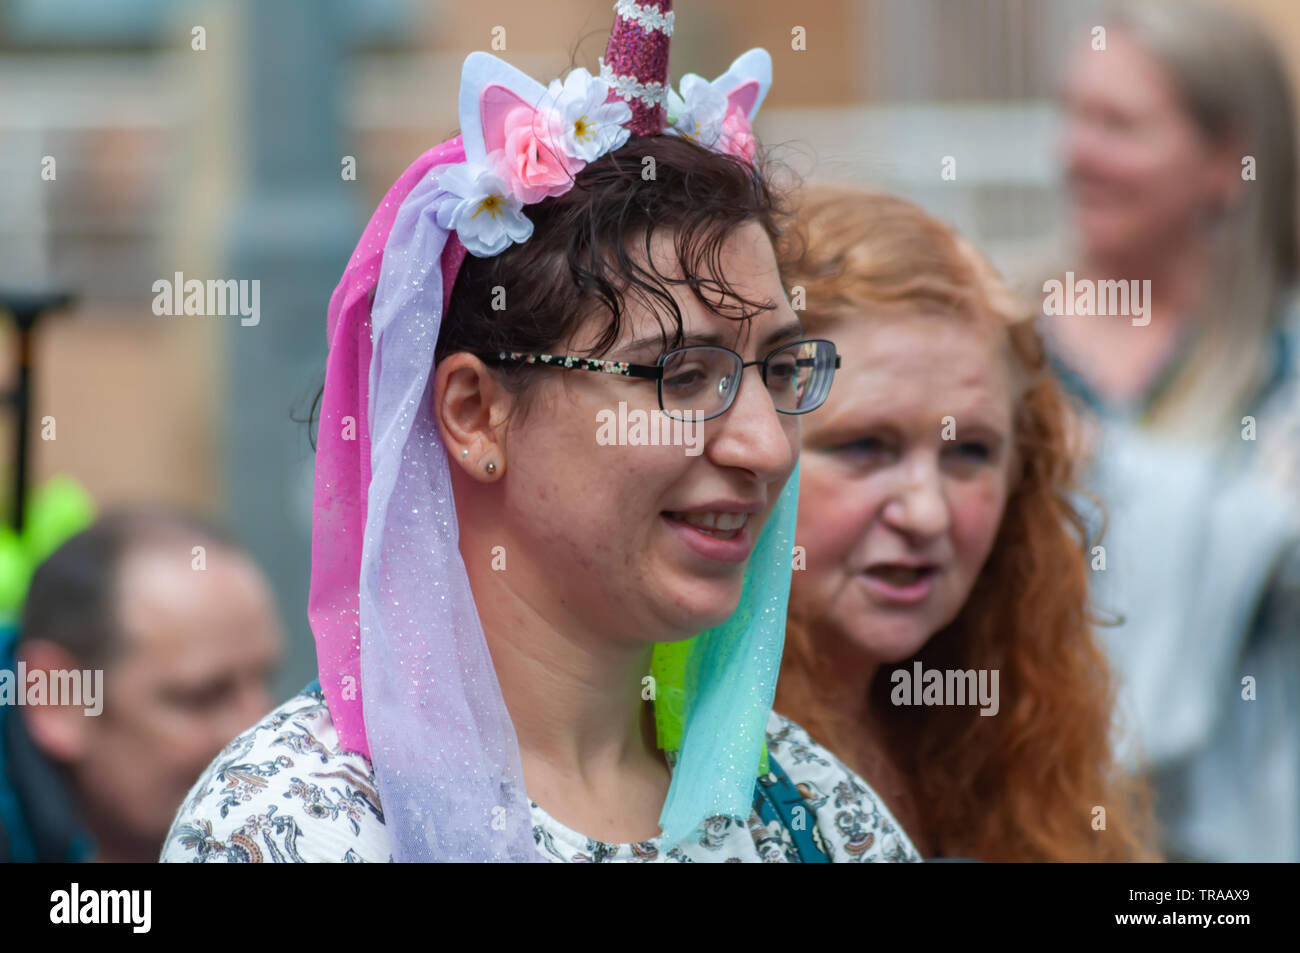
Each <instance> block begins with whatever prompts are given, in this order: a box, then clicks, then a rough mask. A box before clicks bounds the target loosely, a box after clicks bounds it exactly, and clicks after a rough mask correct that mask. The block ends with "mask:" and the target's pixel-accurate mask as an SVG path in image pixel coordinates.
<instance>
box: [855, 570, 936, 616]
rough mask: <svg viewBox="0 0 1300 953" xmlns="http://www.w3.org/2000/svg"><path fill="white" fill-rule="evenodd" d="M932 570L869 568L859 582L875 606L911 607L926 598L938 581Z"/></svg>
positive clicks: (934, 571)
mask: <svg viewBox="0 0 1300 953" xmlns="http://www.w3.org/2000/svg"><path fill="white" fill-rule="evenodd" d="M938 575H939V570H938V567H936V566H917V567H909V566H901V565H880V566H872V567H871V568H870V569H867V570H865V571H864V572H863V573H862V580H863V582H864V583H865V584H866V586H867V589H868V590H869V591H870V592H871V594H872V595H873V596H874V597H875V599H876V601H877V602H880V603H882V604H884V605H891V606H914V605H918V604H920V603H922V602H924V601H925V600H926V598H928V597H929V595H930V593H931V591H933V589H934V581H935V579H936V578H938Z"/></svg>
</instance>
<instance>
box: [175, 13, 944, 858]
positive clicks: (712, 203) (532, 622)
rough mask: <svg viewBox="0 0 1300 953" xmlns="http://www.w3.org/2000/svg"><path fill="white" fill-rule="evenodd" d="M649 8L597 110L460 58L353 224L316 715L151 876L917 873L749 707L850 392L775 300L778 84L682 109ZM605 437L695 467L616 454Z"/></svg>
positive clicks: (883, 823)
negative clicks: (810, 488) (805, 455)
mask: <svg viewBox="0 0 1300 953" xmlns="http://www.w3.org/2000/svg"><path fill="white" fill-rule="evenodd" d="M670 6H671V4H670V3H669V2H668V0H658V2H653V0H650V2H645V3H641V4H637V3H632V2H628V0H620V2H619V3H618V4H616V6H615V9H616V11H617V17H616V19H615V23H614V29H613V32H612V34H611V37H610V40H609V45H608V49H607V51H606V55H605V57H604V58H603V59H602V61H601V68H600V73H599V76H592V75H591V74H589V73H588V72H587V71H585V70H582V69H576V70H574V71H572V72H571V73H570V74H569V75H568V76H567V77H566V78H565V79H564V80H563V82H561V81H560V80H555V81H553V82H552V83H551V84H550V85H549V87H545V86H542V85H540V84H539V83H536V82H534V81H533V80H531V79H529V78H528V77H526V76H524V75H523V74H522V73H519V72H518V71H517V70H515V69H513V68H511V67H510V66H508V65H507V64H505V63H504V62H502V61H500V60H499V59H496V58H495V57H492V56H489V55H487V54H483V53H474V54H471V55H470V56H469V57H468V58H467V59H466V61H465V66H464V70H463V73H462V79H461V89H460V98H459V112H460V122H461V130H462V134H461V135H460V136H458V137H456V138H455V139H452V140H450V141H449V142H446V143H443V144H442V145H440V146H437V147H436V148H434V149H432V150H431V151H429V152H427V153H425V155H423V156H421V157H420V159H418V160H417V161H416V162H415V164H414V165H412V166H411V167H410V168H409V169H408V170H407V171H406V173H404V174H403V175H402V177H401V178H400V179H399V180H398V182H397V183H396V185H394V186H393V188H392V190H391V191H390V192H389V193H388V195H387V196H386V197H385V199H384V201H383V202H382V203H381V204H380V206H379V208H378V209H377V211H376V212H375V215H374V217H373V218H372V219H371V222H370V224H369V226H368V228H367V229H366V231H365V233H364V234H363V235H362V238H361V241H360V243H359V244H358V246H357V249H356V252H355V253H354V255H353V256H352V259H351V261H350V263H349V265H348V268H347V270H346V271H345V273H344V275H343V280H342V281H341V282H340V284H339V286H338V288H337V289H336V291H335V293H334V296H333V298H332V299H331V302H330V311H329V337H330V353H329V361H328V365H327V370H326V381H325V390H324V395H323V402H322V406H321V420H320V430H319V446H318V456H317V467H316V492H315V513H314V530H313V547H312V588H311V597H310V605H309V614H310V616H311V621H312V626H313V631H314V633H315V635H316V640H317V651H318V658H319V665H320V683H319V686H316V685H312V686H308V688H307V689H306V690H304V692H303V693H302V694H300V695H298V696H297V697H295V698H293V699H291V700H290V701H289V702H287V703H285V704H284V705H281V706H280V707H279V708H277V709H276V710H275V711H273V712H272V713H271V714H270V715H268V716H267V717H266V718H264V719H263V720H262V721H261V722H260V723H258V724H257V725H255V726H253V727H252V728H251V729H249V730H248V731H246V732H244V733H243V734H241V735H240V736H239V737H238V738H236V739H234V740H233V741H231V742H230V744H229V745H228V746H227V747H226V748H225V750H224V751H223V752H222V753H221V755H220V756H219V757H218V758H217V760H216V761H215V762H214V763H213V764H212V765H211V766H210V767H209V769H208V770H207V771H206V772H205V774H204V775H203V777H201V778H200V779H199V780H198V782H197V783H196V784H195V786H194V788H193V789H192V791H191V792H190V794H189V796H188V797H187V799H186V801H185V803H184V804H183V805H182V806H181V808H180V811H179V814H178V816H177V818H176V821H175V823H174V825H173V827H172V830H171V832H170V834H169V836H168V839H167V843H166V845H165V847H164V850H163V855H162V859H163V860H164V861H293V860H310V861H357V860H364V861H388V860H395V861H779V862H800V861H802V862H824V861H827V860H830V861H864V860H917V859H919V858H918V856H917V854H916V851H915V849H914V848H913V846H912V844H911V842H910V841H909V839H908V837H907V835H906V834H905V833H904V832H903V831H902V829H901V828H900V827H899V826H898V824H897V822H896V821H895V820H894V818H893V817H892V816H891V815H890V813H889V812H888V810H887V809H886V808H885V807H884V805H883V804H882V802H881V801H880V800H879V799H878V798H877V797H876V796H875V794H874V793H873V792H872V791H871V790H870V789H869V788H868V787H867V786H866V784H865V783H864V782H863V781H862V780H861V778H859V777H858V776H857V775H855V774H854V773H853V772H852V771H850V770H849V769H847V768H846V767H845V766H844V765H843V764H842V763H841V762H839V761H838V760H837V759H836V758H834V757H833V756H832V755H830V754H829V752H827V751H826V750H825V749H824V748H822V747H820V746H819V745H817V744H816V743H814V742H813V741H812V740H811V739H809V737H808V736H807V734H805V733H804V732H803V730H802V729H800V728H799V727H798V726H797V725H795V724H794V723H792V722H790V721H789V720H787V719H785V718H782V717H780V716H779V715H775V714H773V713H772V710H771V705H772V698H773V694H774V691H775V684H776V675H777V668H778V665H779V663H780V659H781V649H782V640H783V637H784V629H785V613H786V603H787V598H788V594H789V586H790V577H791V567H792V552H793V544H794V540H793V535H794V516H795V502H796V499H797V494H798V466H797V463H798V453H799V445H800V425H799V418H800V415H802V414H804V413H806V412H808V411H812V410H815V409H816V408H817V407H818V406H820V405H821V403H822V402H823V401H824V400H825V398H826V394H827V392H828V391H829V389H830V386H831V382H832V380H833V377H834V373H835V368H836V367H837V366H838V364H839V358H838V357H837V355H836V353H835V348H834V346H833V345H832V344H830V342H827V341H822V340H808V339H807V338H806V337H805V335H804V329H803V327H802V325H801V324H800V322H799V320H798V318H797V317H796V315H795V313H794V312H793V310H792V309H791V307H790V305H789V303H788V301H787V299H786V296H785V293H784V290H783V288H782V285H781V280H780V273H779V270H778V264H777V254H776V250H775V249H776V246H777V245H778V244H779V242H778V241H777V240H778V238H779V235H780V231H779V226H780V223H781V207H780V203H779V201H778V198H777V197H776V196H775V195H774V194H773V192H772V191H771V190H770V188H769V185H768V183H767V181H766V180H765V178H764V176H763V175H762V173H761V171H760V170H759V168H758V166H757V165H756V163H755V156H756V146H755V142H754V138H753V135H752V132H751V127H750V121H751V119H752V118H753V116H754V114H755V113H756V111H757V110H758V108H759V106H760V105H761V103H762V100H763V97H764V96H765V94H766V92H767V89H768V87H769V85H770V82H771V59H770V57H769V56H768V54H767V53H766V52H764V51H763V50H751V51H749V52H748V53H745V54H744V55H742V56H741V57H740V58H739V59H737V60H736V61H735V62H734V63H733V64H732V66H731V68H730V69H728V71H727V72H726V73H724V74H723V75H722V76H721V77H719V78H718V79H716V80H713V81H711V82H710V81H708V80H706V79H704V78H703V77H700V76H694V75H688V76H686V77H684V78H683V80H682V82H681V85H680V94H679V93H678V92H675V91H673V90H671V89H669V87H668V82H667V78H668V70H667V67H668V43H669V36H670V35H671V33H672V29H673V14H672V12H671V11H670ZM621 403H625V404H626V405H627V407H628V408H630V409H631V410H637V411H641V412H643V413H662V414H664V415H667V416H668V417H670V418H672V419H674V420H682V421H686V422H690V423H691V424H692V425H698V426H699V427H701V428H702V442H701V448H702V452H699V453H697V454H687V453H685V452H684V449H685V448H683V447H681V446H672V445H664V444H663V443H654V444H648V443H646V442H638V441H633V440H631V439H629V440H627V441H626V445H623V446H608V445H604V444H607V443H608V441H598V440H597V437H596V434H597V430H598V428H599V427H600V426H601V424H600V423H599V421H601V420H602V419H603V416H602V412H605V413H608V412H610V411H616V409H617V408H618V407H619V404H621ZM629 417H631V414H630V413H629Z"/></svg>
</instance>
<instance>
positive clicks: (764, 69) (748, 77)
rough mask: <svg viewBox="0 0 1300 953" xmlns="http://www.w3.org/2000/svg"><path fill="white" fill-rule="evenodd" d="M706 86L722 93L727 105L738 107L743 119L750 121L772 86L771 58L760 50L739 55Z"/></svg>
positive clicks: (758, 48)
mask: <svg viewBox="0 0 1300 953" xmlns="http://www.w3.org/2000/svg"><path fill="white" fill-rule="evenodd" d="M710 85H712V86H713V88H714V89H717V90H721V91H722V93H723V95H725V96H726V97H727V104H728V105H729V106H732V105H734V106H739V107H740V109H741V111H743V112H744V114H745V116H746V118H748V119H753V118H754V114H755V113H757V112H758V107H759V106H761V105H763V99H764V98H765V97H766V96H767V91H768V90H769V89H771V87H772V57H771V55H770V54H769V53H768V52H767V50H764V49H762V48H760V47H755V48H754V49H752V50H748V51H747V52H744V53H741V54H740V55H739V56H737V57H736V58H735V60H733V61H732V64H731V66H730V67H728V69H727V71H726V72H725V73H723V74H722V75H721V76H719V77H718V78H717V79H715V80H714V81H713V82H712V84H710Z"/></svg>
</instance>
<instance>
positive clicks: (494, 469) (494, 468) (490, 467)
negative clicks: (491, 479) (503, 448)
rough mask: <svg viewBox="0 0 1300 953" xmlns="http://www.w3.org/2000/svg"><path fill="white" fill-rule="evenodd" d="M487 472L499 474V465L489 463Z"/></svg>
mask: <svg viewBox="0 0 1300 953" xmlns="http://www.w3.org/2000/svg"><path fill="white" fill-rule="evenodd" d="M487 472H488V473H496V472H497V465H496V464H495V463H489V464H488V465H487Z"/></svg>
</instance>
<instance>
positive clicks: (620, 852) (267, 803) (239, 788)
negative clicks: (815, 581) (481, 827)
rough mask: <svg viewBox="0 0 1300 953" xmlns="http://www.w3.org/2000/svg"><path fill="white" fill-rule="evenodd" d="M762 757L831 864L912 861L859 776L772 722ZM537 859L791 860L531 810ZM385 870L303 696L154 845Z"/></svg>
mask: <svg viewBox="0 0 1300 953" xmlns="http://www.w3.org/2000/svg"><path fill="white" fill-rule="evenodd" d="M767 745H768V752H769V755H770V756H771V757H772V758H773V759H776V760H777V761H778V762H779V764H780V765H781V767H782V768H783V769H784V770H785V772H786V774H787V775H789V777H790V780H791V781H792V782H793V783H794V785H795V787H796V788H797V789H798V791H799V793H800V794H801V795H802V796H803V799H804V803H806V804H807V805H808V808H809V811H810V813H811V815H812V816H813V818H814V824H813V827H812V828H811V831H810V833H811V834H812V839H813V841H814V842H815V843H816V845H817V846H818V847H819V848H820V849H821V850H822V851H823V852H824V853H825V854H826V855H827V856H828V857H829V858H830V859H831V860H832V861H835V862H863V861H917V860H920V857H919V855H918V854H917V852H916V849H915V848H914V847H913V846H912V843H911V841H910V840H908V838H907V835H906V834H905V833H904V832H903V829H902V827H901V826H900V825H899V824H898V822H897V821H896V820H895V819H894V817H893V815H892V814H890V813H889V810H888V808H886V807H885V805H884V802H883V801H881V799H880V798H879V797H877V796H876V794H875V793H874V792H873V791H872V790H871V789H870V788H869V787H867V784H866V782H864V781H863V780H862V779H861V778H860V777H858V776H857V775H856V774H854V773H853V772H852V771H850V770H849V769H848V768H847V767H845V766H844V765H843V764H842V763H841V762H840V761H839V760H838V759H837V758H836V757H835V756H834V755H832V754H831V753H830V752H829V751H827V750H826V749H825V748H823V747H821V746H820V745H818V744H817V743H816V742H814V741H812V740H811V739H810V738H809V737H808V735H807V733H805V732H804V730H803V729H802V728H800V727H799V726H798V725H796V724H795V723H794V722H792V721H790V720H789V719H787V718H784V717H782V716H781V715H778V714H776V713H775V712H773V713H772V716H771V718H770V719H769V721H768V726H767ZM529 803H530V805H531V807H532V816H533V838H534V842H535V843H536V845H537V850H538V851H539V852H540V853H541V854H542V856H543V857H545V858H546V859H547V860H550V861H554V862H580V863H581V862H588V863H590V862H618V861H630V862H668V863H671V862H678V863H690V862H707V863H717V862H732V863H735V862H741V861H750V862H759V861H765V862H776V863H785V862H789V861H797V860H798V859H799V855H798V852H797V850H796V849H795V845H794V843H793V839H792V837H791V834H790V832H789V830H788V829H787V828H786V827H785V826H784V825H783V824H781V823H780V822H778V821H772V822H770V823H768V824H764V823H763V821H762V820H761V819H760V817H759V813H758V812H757V811H755V812H753V813H752V814H751V815H750V817H749V820H748V822H747V823H745V824H741V823H739V822H737V821H735V820H733V819H732V818H729V817H721V816H719V817H715V818H711V819H710V820H709V821H707V822H706V823H705V824H704V825H703V826H702V828H701V829H700V831H699V832H698V834H697V836H696V837H695V838H694V839H691V840H687V841H684V842H682V843H681V844H679V845H677V846H676V847H674V848H672V849H671V850H668V851H663V850H662V849H661V845H660V838H654V839H652V840H647V841H642V842H640V843H634V844H608V843H603V842H600V841H596V840H592V839H591V838H589V837H586V836H584V835H583V834H580V833H578V832H577V831H575V830H572V829H570V828H568V827H566V826H564V825H563V824H561V823H559V822H558V821H556V820H555V819H554V818H553V817H551V816H550V815H549V814H547V813H546V811H545V810H543V809H542V808H541V807H539V806H538V805H537V804H536V803H535V802H532V801H531V800H530V802H529ZM391 860H392V850H391V847H390V845H389V842H388V836H387V832H386V831H385V828H384V815H383V810H382V808H381V806H380V803H379V797H378V794H377V793H376V785H375V777H374V772H373V769H372V768H371V764H370V761H369V759H367V758H366V757H365V756H364V755H361V754H356V753H353V752H344V751H341V750H340V749H339V740H338V734H337V733H336V731H335V729H334V723H333V721H332V720H331V718H330V713H329V709H328V707H327V706H326V704H325V701H324V699H323V698H322V697H321V696H320V695H319V694H317V693H307V692H303V693H301V694H299V695H296V696H294V697H293V698H291V699H289V701H287V702H285V703H284V704H283V705H281V706H280V707H278V708H276V709H275V710H274V711H272V712H271V713H270V714H268V715H267V716H266V717H265V718H263V719H262V720H261V721H260V722H258V723H257V724H256V725H254V726H253V727H252V728H250V729H249V730H248V731H246V732H244V733H243V734H241V735H240V736H239V737H237V738H235V739H234V740H233V741H231V742H230V743H229V744H228V745H226V747H225V748H224V749H222V751H221V753H220V754H219V755H218V756H217V758H216V760H215V761H213V762H212V764H211V765H209V766H208V768H207V770H206V771H204V773H203V775H202V776H201V777H200V778H199V780H198V782H197V783H196V784H195V785H194V787H193V788H191V789H190V792H189V794H188V796H187V797H186V799H185V802H184V804H182V805H181V808H180V811H179V813H178V814H177V816H176V820H175V821H174V822H173V823H172V827H171V830H170V831H169V832H168V835H167V840H166V842H165V843H164V845H163V851H162V857H161V861H162V862H163V863H176V862H180V863H185V862H192V863H203V862H209V863H291V862H338V861H342V862H349V863H356V862H363V861H380V862H387V861H391Z"/></svg>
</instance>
